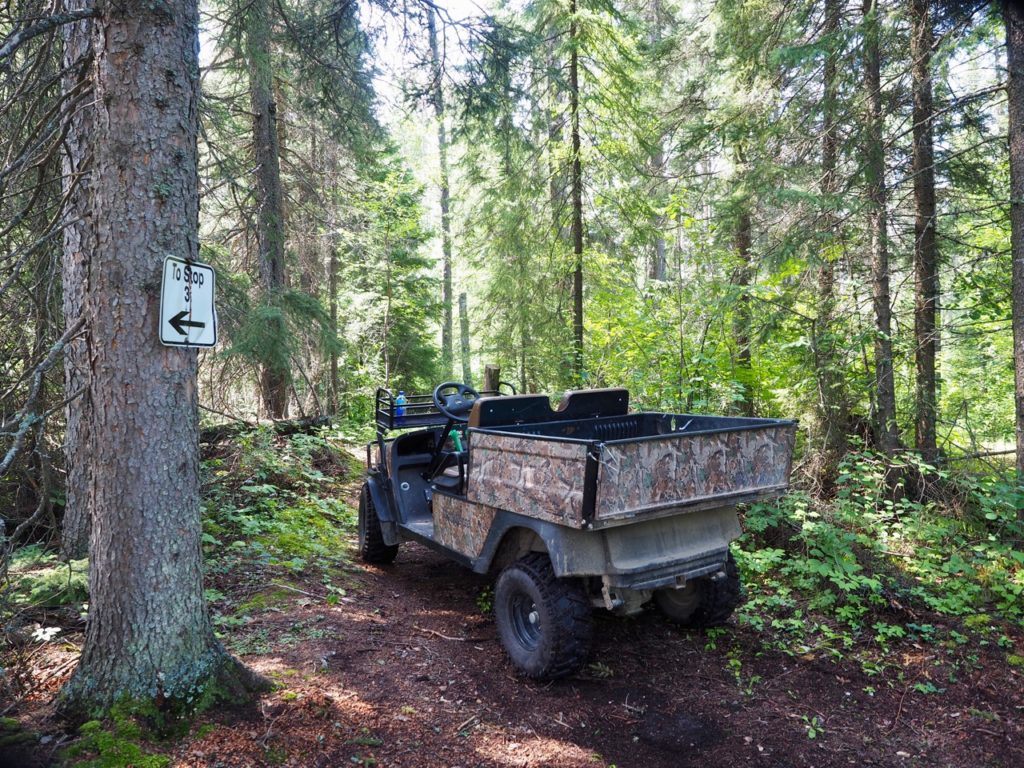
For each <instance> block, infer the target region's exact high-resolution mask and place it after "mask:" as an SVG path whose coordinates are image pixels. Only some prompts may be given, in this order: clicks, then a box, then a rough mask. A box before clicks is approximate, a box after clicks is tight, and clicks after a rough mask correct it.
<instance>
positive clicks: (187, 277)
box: [160, 256, 217, 347]
mask: <svg viewBox="0 0 1024 768" xmlns="http://www.w3.org/2000/svg"><path fill="white" fill-rule="evenodd" d="M215 287H216V275H215V274H214V271H213V267H211V266H210V265H209V264H200V263H198V262H195V261H186V260H185V259H180V258H178V257H177V256H168V257H167V258H165V259H164V274H163V280H162V282H161V285H160V341H161V343H163V344H165V345H166V346H168V347H212V346H214V345H216V343H217V310H216V308H215V307H214V305H213V296H214V289H215Z"/></svg>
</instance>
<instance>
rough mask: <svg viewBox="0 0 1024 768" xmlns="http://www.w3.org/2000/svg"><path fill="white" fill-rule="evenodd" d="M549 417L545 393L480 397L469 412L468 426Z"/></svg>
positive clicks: (546, 418) (504, 423) (524, 421)
mask: <svg viewBox="0 0 1024 768" xmlns="http://www.w3.org/2000/svg"><path fill="white" fill-rule="evenodd" d="M550 419H551V400H550V399H549V398H548V396H547V395H505V396H501V397H481V398H480V399H479V400H477V401H476V402H475V403H473V409H472V410H471V411H470V412H469V426H470V427H480V428H485V429H486V428H487V427H501V426H509V425H511V424H523V423H530V422H537V421H549V420H550Z"/></svg>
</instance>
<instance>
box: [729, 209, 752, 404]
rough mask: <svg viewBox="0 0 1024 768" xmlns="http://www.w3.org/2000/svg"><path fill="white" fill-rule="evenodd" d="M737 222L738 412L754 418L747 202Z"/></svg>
mask: <svg viewBox="0 0 1024 768" xmlns="http://www.w3.org/2000/svg"><path fill="white" fill-rule="evenodd" d="M740 205H741V206H742V207H741V208H740V211H739V214H738V215H737V218H736V256H737V258H738V259H739V264H738V265H737V267H736V278H735V285H736V287H737V288H738V289H739V296H738V298H737V300H736V311H735V317H734V322H733V336H734V337H735V340H736V347H737V353H736V363H737V366H736V367H737V368H738V371H737V373H738V378H739V380H740V388H741V393H740V394H741V396H742V400H741V401H740V403H739V410H740V413H742V414H743V415H744V416H753V415H754V390H753V383H754V370H753V365H752V358H751V354H750V325H751V316H750V280H751V271H752V270H751V261H750V247H751V245H752V243H753V237H752V233H751V223H750V208H749V205H750V202H749V201H743V202H742V203H740Z"/></svg>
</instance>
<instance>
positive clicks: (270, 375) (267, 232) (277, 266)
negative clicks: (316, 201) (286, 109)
mask: <svg viewBox="0 0 1024 768" xmlns="http://www.w3.org/2000/svg"><path fill="white" fill-rule="evenodd" d="M270 14H271V5H270V1H269V0H253V1H252V3H251V4H250V5H249V11H248V14H247V16H246V20H245V38H246V56H247V58H248V64H249V99H250V107H251V109H252V116H253V118H252V119H253V126H252V127H253V149H254V152H255V161H256V179H255V181H256V184H255V187H254V189H253V193H254V197H255V198H256V240H257V243H258V247H259V272H260V286H261V288H262V290H263V293H264V297H265V300H266V301H268V302H270V303H272V302H273V301H274V298H275V295H276V294H278V293H280V292H281V291H282V290H284V287H285V277H284V241H285V235H284V232H285V230H284V194H283V192H282V190H281V154H280V146H279V143H278V142H279V140H280V135H279V133H278V125H277V104H276V102H275V101H274V70H273V64H272V62H271V57H270V46H271V40H270V23H271V19H270ZM273 332H276V333H281V334H284V332H285V329H284V328H283V327H282V328H276V329H273ZM288 380H289V371H288V364H287V361H285V360H280V359H278V360H267V361H264V363H263V368H262V371H261V372H260V390H261V393H262V396H263V407H264V410H265V411H266V413H267V415H268V416H270V417H271V418H274V419H280V418H284V417H285V416H286V415H287V411H288Z"/></svg>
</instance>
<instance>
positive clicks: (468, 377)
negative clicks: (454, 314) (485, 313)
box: [459, 293, 473, 386]
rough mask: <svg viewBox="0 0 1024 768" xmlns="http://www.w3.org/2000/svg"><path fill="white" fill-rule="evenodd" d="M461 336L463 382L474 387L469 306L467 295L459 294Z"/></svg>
mask: <svg viewBox="0 0 1024 768" xmlns="http://www.w3.org/2000/svg"><path fill="white" fill-rule="evenodd" d="M459 335H460V336H461V337H462V338H461V341H462V343H461V347H462V381H463V383H465V384H469V385H470V386H472V385H473V372H472V370H471V369H470V365H469V306H468V301H467V299H466V294H464V293H460V294H459Z"/></svg>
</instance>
